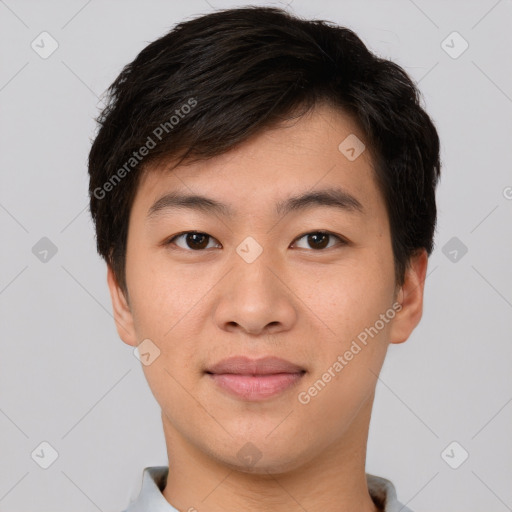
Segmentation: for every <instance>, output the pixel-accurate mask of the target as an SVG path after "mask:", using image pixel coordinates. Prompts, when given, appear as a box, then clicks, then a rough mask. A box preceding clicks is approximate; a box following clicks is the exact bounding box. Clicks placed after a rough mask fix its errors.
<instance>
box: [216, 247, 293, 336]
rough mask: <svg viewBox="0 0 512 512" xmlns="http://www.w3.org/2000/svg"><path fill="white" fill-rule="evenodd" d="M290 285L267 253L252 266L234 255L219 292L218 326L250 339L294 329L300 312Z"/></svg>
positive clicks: (217, 306) (284, 271)
mask: <svg viewBox="0 0 512 512" xmlns="http://www.w3.org/2000/svg"><path fill="white" fill-rule="evenodd" d="M272 260H273V261H272ZM287 281H288V283H287ZM289 281H290V279H289V278H287V273H286V270H285V269H284V268H283V267H282V266H279V265H277V264H276V260H275V257H274V258H273V257H272V254H269V252H268V251H265V250H264V251H263V253H262V254H261V255H260V256H259V257H258V258H257V259H256V260H254V261H252V262H251V263H248V262H246V261H245V260H244V259H242V258H241V257H239V256H238V254H236V253H235V254H234V257H233V267H232V270H231V271H230V272H229V273H228V274H227V276H226V277H225V279H223V280H222V286H221V287H219V289H218V301H217V305H216V308H215V313H214V320H215V322H216V323H217V325H218V327H219V328H220V329H223V330H225V331H230V332H235V331H237V330H239V331H241V332H243V333H245V334H251V335H262V334H276V333H278V332H281V331H286V330H289V329H291V328H292V326H293V325H294V323H295V322H296V320H297V310H296V307H295V301H294V295H293V292H292V291H291V288H292V287H291V286H290V283H289Z"/></svg>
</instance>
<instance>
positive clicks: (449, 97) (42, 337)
mask: <svg viewBox="0 0 512 512" xmlns="http://www.w3.org/2000/svg"><path fill="white" fill-rule="evenodd" d="M256 3H258V2H256ZM286 3H290V2H284V1H283V2H260V4H266V5H272V4H273V5H281V6H284V5H285V4H286ZM244 4H245V3H244V2H229V1H224V0H209V2H206V1H204V0H189V1H187V2H171V1H167V2H163V1H149V2H142V1H124V2H120V1H119V2H114V1H100V0H92V1H88V2H87V1H86V0H76V1H75V0H73V1H69V0H68V1H63V0H61V1H53V2H51V1H37V2H36V1H20V0H18V1H15V0H5V1H1V0H0V43H1V44H0V55H1V69H0V104H1V117H0V144H1V148H0V149H1V150H0V167H1V173H0V179H1V186H0V224H1V234H2V247H1V251H0V258H1V259H0V315H1V323H0V326H1V327H0V328H1V335H0V340H1V341H0V343H1V352H0V433H1V434H0V510H1V511H9V512H11V511H29V510H30V511H52V512H59V511H64V510H66V511H69V510H73V511H75V512H89V511H95V510H101V511H104V512H107V511H112V512H115V511H117V512H119V511H120V510H121V509H123V508H125V506H126V505H127V503H128V501H129V499H130V498H131V497H134V496H135V495H136V494H137V493H138V491H139V489H140V484H141V474H142V469H143V468H144V467H145V466H149V465H160V464H162V465H165V464H167V458H166V453H165V445H164V438H163V434H162V431H161V424H160V416H159V409H158V407H157V405H156V402H155V400H154V398H153V397H152V395H151V393H150V391H149V388H148V386H147V384H146V382H145V380H144V377H143V373H142V370H141V367H140V363H139V361H138V360H137V359H136V358H135V357H134V355H133V353H132V349H131V348H130V347H128V346H127V345H125V344H123V343H122V342H121V341H120V339H119V338H118V336H117V333H116V331H115V328H114V322H113V320H112V315H111V305H110V297H109V295H108V289H107V285H106V281H105V275H106V270H105V265H104V263H103V261H102V260H100V258H99V257H98V256H97V254H96V252H95V241H94V232H93V227H92V223H91V220H90V217H89V213H88V210H87V183H88V180H87V172H86V159H87V154H88V151H89V147H90V139H91V138H92V137H93V136H94V134H95V129H96V128H95V123H94V120H93V119H94V117H95V116H96V115H97V113H98V109H99V108H101V102H100V101H99V96H100V95H101V93H102V92H103V91H104V90H105V89H106V87H107V86H108V85H109V84H110V83H111V82H112V81H113V79H114V78H115V77H116V76H117V74H118V73H119V72H120V71H121V68H122V66H124V65H125V64H127V63H128V62H130V61H131V60H132V59H133V58H134V57H135V56H136V54H137V53H138V52H139V51H140V50H141V49H142V48H143V47H144V46H145V45H146V44H147V43H148V42H150V41H152V40H154V39H155V38H157V37H159V36H161V35H163V34H164V33H165V32H167V31H168V30H169V29H170V28H171V27H172V26H173V25H174V24H175V23H176V22H178V21H181V20H183V19H184V18H187V17H191V16H194V15H197V14H200V13H208V12H210V11H211V10H212V8H213V7H215V8H223V7H228V6H234V5H244ZM288 8H289V9H290V10H292V11H293V12H296V13H298V14H300V15H304V16H308V17H314V18H321V19H328V20H332V21H334V22H337V23H339V24H341V25H345V26H348V27H350V28H353V29H354V30H356V32H357V33H358V34H359V35H360V36H361V37H362V38H363V40H364V41H365V42H366V43H367V44H368V45H369V47H370V48H371V49H373V50H374V51H375V52H377V53H378V54H380V55H381V56H384V57H388V58H392V59H393V60H395V61H396V62H398V63H399V64H400V65H402V66H403V67H404V68H405V69H406V70H407V71H408V72H409V73H410V74H411V76H412V77H413V78H414V79H415V80H416V81H417V82H419V86H420V89H421V90H422V92H423V95H424V99H425V105H426V108H427V110H428V111H429V112H430V114H431V115H432V117H433V119H434V120H435V123H436V125H437V127H438V129H439V133H440V137H441V139H442V159H443V176H442V180H441V184H440V187H439V190H438V205H439V224H438V231H437V235H436V242H437V245H436V249H435V252H434V253H433V255H432V257H431V259H430V262H429V276H428V278H427V281H426V288H425V308H424V315H423V320H422V322H421V324H420V326H419V327H418V328H417V329H416V330H415V331H414V333H413V335H412V336H411V338H410V339H409V340H408V341H407V342H406V343H405V344H402V345H397V346H394V345H392V346H391V347H390V349H389V353H388V359H387V361H386V363H385V366H384V368H383V371H382V374H381V378H380V381H379V383H378V388H377V398H376V404H375V408H374V415H373V419H372V423H371V429H370V438H369V444H368V461H367V471H368V472H370V473H374V474H377V475H381V476H384V477H386V478H389V479H391V480H392V481H393V482H394V483H395V485H396V487H397V491H398V496H399V499H400V500H401V501H402V502H403V503H407V504H408V506H409V507H411V508H412V509H413V510H415V512H424V511H433V510H435V511H438V512H448V511H453V510H463V509H464V510H465V511H467V512H476V511H482V510H485V511H491V510H492V511H496V512H501V511H506V510H512V486H511V485H510V483H511V480H512V439H511V435H510V432H511V425H512V404H511V401H512V385H511V384H512V372H511V371H510V366H511V360H512V357H511V356H512V339H511V332H512V272H511V265H510V262H511V261H512V243H511V240H512V225H511V224H512V223H511V219H512V215H511V214H512V188H511V187H512V172H511V161H512V158H511V157H512V154H511V153H512V149H511V148H512V144H511V135H512V130H511V128H512V72H511V68H510V62H511V53H512V51H511V48H512V30H511V29H512V2H511V1H510V0H501V1H496V0H481V1H471V2H470V1H464V2H462V1H459V2H456V1H453V2H446V1H444V2H442V1H430V2H427V1H425V0H415V1H412V0H396V1H380V2H377V1H360V2H355V1H341V2H335V1H328V0H315V1H314V2H311V1H310V2H306V1H301V0H294V1H292V2H291V4H290V5H289V7H288ZM43 31H47V32H49V34H51V36H52V37H53V38H54V39H55V40H56V41H57V43H58V45H59V46H58V48H57V50H56V51H55V52H54V53H53V54H52V55H51V56H49V57H48V58H46V59H43V58H42V57H41V56H40V55H39V54H38V53H36V51H34V50H33V49H32V47H31V43H32V41H34V40H35V41H36V43H37V42H38V41H39V45H40V46H41V45H42V44H43V43H41V42H40V39H41V38H40V37H39V34H40V33H41V32H43ZM453 31H457V32H458V33H460V35H461V36H462V37H463V38H464V40H465V41H467V43H468V44H469V47H468V49H467V50H466V51H465V52H464V53H462V54H461V55H458V56H457V58H453V56H454V55H455V54H458V53H459V52H460V51H461V50H462V49H463V47H464V46H463V45H464V42H463V40H461V39H460V38H458V36H450V37H449V38H448V39H446V38H447V37H448V36H449V35H450V34H451V33H452V32H453ZM444 40H446V42H445V43H444V44H443V43H442V42H443V41H444ZM45 48H46V49H48V48H50V42H49V40H48V39H47V40H46V43H45ZM445 50H447V51H448V52H451V53H452V56H450V55H449V54H448V53H447V51H445ZM43 237H47V238H48V239H50V240H51V242H52V243H53V244H54V245H55V246H56V248H57V253H56V254H55V255H53V256H52V253H51V252H49V253H48V254H47V256H46V261H41V260H40V258H41V257H43V254H44V253H38V250H43V249H44V244H45V243H46V244H47V243H48V242H47V241H46V242H45V241H43V242H39V241H40V239H41V238H43ZM453 237H456V240H452V241H450V240H451V239H452V238H453ZM38 242H39V243H40V244H43V245H41V246H38V245H36V244H37V243H38ZM447 244H448V245H447ZM462 244H463V245H462ZM34 246H36V250H34V252H36V254H34V253H33V247H34ZM463 246H465V247H466V248H467V253H466V254H463ZM41 247H43V249H41ZM454 250H455V251H457V252H456V253H454V252H453V251H454ZM455 255H456V256H457V258H456V260H455V261H453V260H454V257H455ZM43 441H46V442H48V443H50V445H51V446H52V447H53V448H54V449H55V450H56V451H57V452H58V458H57V460H55V462H54V463H53V464H52V465H51V466H50V467H49V468H48V469H43V468H41V467H40V465H39V464H41V463H43V464H44V462H45V460H43V459H45V458H46V462H49V460H50V459H49V458H48V457H50V451H49V449H48V448H44V446H43V447H42V448H41V447H40V443H41V442H43ZM453 441H456V442H457V443H458V444H457V445H455V446H453V445H452V446H451V447H450V448H449V449H448V450H447V451H445V448H447V447H448V445H450V443H452V442H453ZM34 450H36V452H35V453H36V455H34V456H33V457H32V456H31V454H32V453H33V452H34ZM41 450H42V451H41ZM452 450H453V451H452ZM464 450H465V451H467V452H468V453H469V458H468V459H467V460H466V461H465V462H464V463H462V464H461V465H460V466H459V467H458V468H457V469H453V468H452V467H450V466H449V465H448V463H447V461H449V462H450V463H451V464H452V465H454V466H456V465H458V464H460V462H461V461H462V459H463V456H464ZM37 453H39V457H38V456H37ZM442 453H444V456H443V455H442ZM43 454H44V455H43Z"/></svg>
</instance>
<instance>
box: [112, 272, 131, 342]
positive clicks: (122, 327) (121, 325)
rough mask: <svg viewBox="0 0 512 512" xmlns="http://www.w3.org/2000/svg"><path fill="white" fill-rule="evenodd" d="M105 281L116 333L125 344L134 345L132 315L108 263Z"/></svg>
mask: <svg viewBox="0 0 512 512" xmlns="http://www.w3.org/2000/svg"><path fill="white" fill-rule="evenodd" d="M107 283H108V288H109V290H110V298H111V299H112V310H113V313H114V321H115V323H116V328H117V333H118V334H119V337H120V338H121V339H122V340H123V341H124V342H125V343H126V344H127V345H131V346H133V347H135V346H136V345H137V344H138V342H137V336H136V334H135V329H134V324H133V315H132V312H131V309H130V306H129V304H128V301H127V300H126V297H125V295H124V293H123V291H122V290H121V287H120V286H119V284H118V283H117V279H116V277H115V275H114V272H113V270H112V268H111V267H110V265H107Z"/></svg>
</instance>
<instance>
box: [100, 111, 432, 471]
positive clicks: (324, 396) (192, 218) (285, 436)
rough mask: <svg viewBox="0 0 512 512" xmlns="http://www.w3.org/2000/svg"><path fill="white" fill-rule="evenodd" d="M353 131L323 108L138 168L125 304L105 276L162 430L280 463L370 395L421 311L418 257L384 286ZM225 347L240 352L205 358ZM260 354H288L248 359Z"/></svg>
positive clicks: (225, 457)
mask: <svg viewBox="0 0 512 512" xmlns="http://www.w3.org/2000/svg"><path fill="white" fill-rule="evenodd" d="M354 135H355V136H356V137H358V139H359V140H360V141H363V142H364V136H363V134H362V133H361V131H360V130H359V129H358V128H357V126H356V125H355V124H354V123H353V122H352V121H351V120H350V119H349V118H348V117H346V116H344V115H343V114H342V113H340V112H338V111H335V110H332V109H331V108H329V107H327V106H320V107H317V108H316V109H315V110H313V111H311V112H310V113H309V114H308V115H306V116H304V117H302V118H300V120H299V121H294V122H288V123H287V124H283V125H280V126H279V127H277V128H274V129H271V130H267V131H265V132H263V133H261V134H259V135H257V136H255V137H254V138H252V139H251V140H249V141H247V142H245V143H244V144H243V145H240V146H239V147H238V148H236V149H235V150H233V151H231V152H229V153H226V154H224V155H221V156H219V157H216V158H213V159H210V160H207V161H203V162H198V163H193V164H190V165H181V166H179V167H177V168H175V169H173V170H172V171H166V170H165V169H163V168H154V169H149V171H148V172H147V174H146V175H145V176H144V177H143V179H142V181H141V182H140V185H139V188H138V191H137V194H136V197H135V200H134V203H133V206H132V210H131V215H130V221H129V233H128V242H127V256H126V282H127V288H128V295H129V303H128V302H127V301H126V300H125V297H124V296H123V294H122V293H121V291H120V289H119V287H118V286H117V284H116V282H115V279H114V277H113V275H112V272H111V271H110V270H109V274H108V276H109V277H108V279H109V286H110V291H111V294H112V300H113V304H114V313H115V318H116V322H117V325H118V330H119V334H120V336H121V337H122V339H123V340H124V341H125V342H126V343H128V344H130V345H134V346H135V345H138V344H139V343H141V342H142V341H143V340H151V341H144V343H145V345H142V346H141V347H143V348H142V350H141V352H143V353H144V354H146V355H145V356H144V357H145V360H146V361H145V362H146V363H150V364H144V365H143V369H144V372H145V375H146V378H147V380H148V383H149V386H150V388H151V390H152V392H153V394H154V396H155V398H156V400H157V401H158V403H159V405H160V406H161V408H162V418H163V421H164V430H165V431H166V435H168V437H172V438H173V439H174V440H177V439H179V440H180V442H181V443H185V444H187V445H188V446H189V447H190V448H191V449H193V450H195V451H196V452H198V453H205V454H208V455H209V456H210V457H213V458H214V459H215V460H216V461H218V462H221V463H223V464H226V465H228V466H232V467H237V468H240V469H244V470H245V471H248V472H249V471H252V472H257V471H261V472H263V471H269V472H272V471H284V470H286V469H293V468H298V467H300V466H301V465H303V464H305V463H307V462H309V461H312V460H313V459H315V458H318V457H322V456H323V455H325V454H327V453H328V452H329V451H330V448H332V447H333V446H334V445H336V443H338V444H340V443H342V442H343V440H344V439H347V437H348V436H350V435H351V432H352V433H353V432H354V429H355V428H356V424H357V423H358V418H359V417H360V416H361V414H363V411H366V412H368V411H369V410H370V409H371V403H372V400H373V394H374V390H375V385H376V380H377V375H378V373H379V371H380V368H381V366H382V363H383V360H384V357H385V354H386V350H387V347H388V345H389V343H390V342H393V343H400V342H402V341H405V339H407V337H408V336H409V334H410V332H411V331H412V330H413V328H414V327H415V326H416V324H417V323H418V321H419V319H420V317H421V306H422V301H421V298H422V294H423V280H424V275H425V271H426V255H425V254H424V253H422V254H421V256H420V257H418V258H417V259H416V260H414V261H413V263H412V265H411V268H410V270H408V274H407V276H406V281H405V284H404V286H403V287H402V288H401V289H396V288H395V275H394V265H393V253H392V247H391V238H390V228H389V223H388V217H387V214H386V208H385V204H384V200H383V197H382V196H381V193H380V191H379V189H378V188H377V185H376V182H375V179H374V171H373V169H372V161H371V158H370V155H369V151H368V150H365V151H363V152H362V153H361V154H360V156H358V157H357V158H356V159H354V158H353V156H354V155H353V154H352V153H353V152H352V151H350V149H348V150H347V149H346V148H345V146H343V145H342V149H343V148H345V150H344V151H345V152H342V151H341V150H340V149H339V146H340V143H342V141H344V140H345V139H346V138H347V137H348V136H350V137H352V139H348V140H349V141H351V140H352V142H353V141H354V140H355V139H353V137H354ZM357 144H360V142H359V143H357ZM360 148H362V146H357V147H356V148H355V149H356V151H357V149H360ZM354 154H355V153H354ZM346 155H348V156H349V157H350V158H347V156H346ZM178 195H179V196H191V195H194V196H202V197H203V198H207V199H205V200H204V201H202V202H200V201H189V202H188V203H187V202H186V201H185V200H183V198H182V200H180V201H177V197H178ZM300 196H303V197H302V199H298V198H299V197H300ZM178 203H179V204H178ZM213 204H218V205H223V206H217V207H216V208H214V207H213V206H212V205H213ZM190 232H195V234H194V233H190ZM233 356H243V357H245V358H248V360H245V363H247V366H243V365H240V364H239V365H236V364H235V365H234V366H231V367H227V368H226V367H225V368H224V369H222V368H217V369H216V370H217V371H215V372H212V370H215V365H216V364H217V363H219V362H220V361H222V360H225V359H226V358H230V357H233ZM264 357H276V358H280V359H282V360H285V361H287V362H289V363H291V364H292V365H295V366H289V367H286V366H279V365H277V366H272V364H269V365H265V364H262V365H260V366H259V365H258V362H254V360H260V359H261V358H264ZM237 369H238V374H235V375H234V374H232V373H231V374H230V372H233V371H235V372H236V371H237ZM256 370H258V371H257V372H256ZM210 372H211V373H210ZM255 373H257V375H256V376H254V374H255ZM262 373H267V374H266V375H262ZM358 428H360V427H358ZM330 452H332V450H331V451H330ZM247 456H248V457H247ZM256 458H257V459H259V461H258V464H257V465H253V464H252V462H251V461H254V460H255V459H256Z"/></svg>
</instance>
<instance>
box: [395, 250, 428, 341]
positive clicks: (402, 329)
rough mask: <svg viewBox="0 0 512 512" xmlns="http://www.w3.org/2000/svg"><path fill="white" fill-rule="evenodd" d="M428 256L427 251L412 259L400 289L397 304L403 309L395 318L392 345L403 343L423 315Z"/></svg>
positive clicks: (419, 252)
mask: <svg viewBox="0 0 512 512" xmlns="http://www.w3.org/2000/svg"><path fill="white" fill-rule="evenodd" d="M427 265H428V255H427V251H426V250H425V249H421V250H419V251H418V252H417V253H416V254H415V255H413V256H412V257H411V260H410V264H409V267H408V268H407V270H406V272H405V279H404V284H403V285H402V287H401V288H400V291H399V293H398V296H397V302H398V303H399V304H401V309H400V311H399V312H398V313H397V315H396V316H395V318H394V320H393V324H392V326H391V330H390V338H389V341H390V343H403V342H404V341H406V340H407V339H408V338H409V336H410V335H411V333H412V331H413V330H414V329H415V327H416V326H417V325H418V324H419V322H420V320H421V316H422V314H423V291H424V286H425V277H426V273H427Z"/></svg>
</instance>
